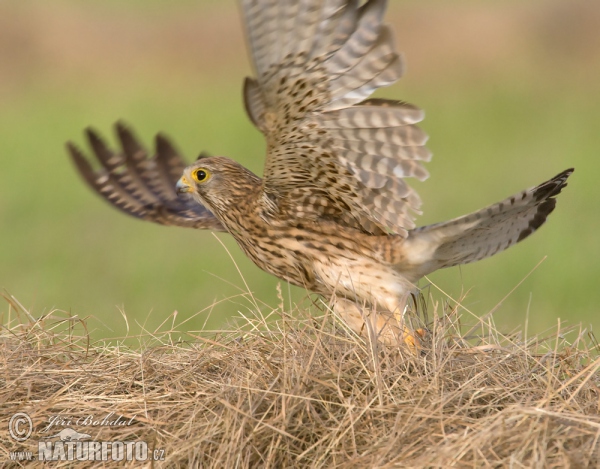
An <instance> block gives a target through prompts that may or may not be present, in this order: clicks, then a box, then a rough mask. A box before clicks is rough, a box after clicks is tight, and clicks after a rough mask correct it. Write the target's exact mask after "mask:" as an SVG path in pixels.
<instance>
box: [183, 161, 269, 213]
mask: <svg viewBox="0 0 600 469" xmlns="http://www.w3.org/2000/svg"><path fill="white" fill-rule="evenodd" d="M260 184H261V179H260V178H259V177H258V176H256V175H255V174H253V173H252V172H250V171H249V170H247V169H246V168H244V167H243V166H242V165H240V164H239V163H237V162H235V161H233V160H230V159H229V158H223V157H210V158H201V159H199V160H198V161H196V162H195V163H193V164H191V165H190V166H188V167H187V168H185V169H184V170H183V176H181V178H180V179H179V181H177V185H176V191H177V194H188V195H191V196H192V197H193V198H194V199H195V200H196V201H197V202H198V203H200V204H202V205H204V206H205V207H206V208H208V209H209V210H211V211H212V212H213V213H215V214H216V213H218V212H221V213H223V212H226V211H227V210H229V208H230V207H231V206H235V205H236V204H237V203H240V202H241V199H245V198H247V197H248V196H250V195H251V194H254V192H255V191H256V190H257V189H258V188H259V187H260Z"/></svg>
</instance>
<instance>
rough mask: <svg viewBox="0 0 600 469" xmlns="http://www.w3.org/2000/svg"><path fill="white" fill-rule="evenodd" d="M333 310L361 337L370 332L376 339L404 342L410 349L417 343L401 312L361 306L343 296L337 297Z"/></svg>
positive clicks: (413, 348)
mask: <svg viewBox="0 0 600 469" xmlns="http://www.w3.org/2000/svg"><path fill="white" fill-rule="evenodd" d="M333 310H334V312H335V313H336V314H337V315H338V316H339V317H340V318H341V319H342V320H343V321H344V322H345V323H346V324H348V326H349V327H350V329H352V330H353V331H354V332H356V333H357V334H359V335H362V336H363V337H364V336H367V335H369V334H371V333H372V334H373V336H374V337H375V338H376V340H378V341H380V342H382V343H384V344H386V345H400V344H403V343H404V344H406V345H407V346H408V347H409V348H410V349H411V350H412V351H414V350H415V349H416V346H417V345H418V341H417V340H416V338H415V337H414V335H413V334H412V333H411V332H410V331H409V330H408V328H407V327H406V326H405V325H404V320H403V318H402V314H394V313H391V312H389V311H377V310H375V309H372V308H369V307H366V306H363V307H361V306H359V305H358V304H356V302H354V301H351V300H347V299H345V298H338V299H337V300H336V302H335V304H334V305H333ZM402 310H404V308H403V309H402ZM399 319H400V321H399Z"/></svg>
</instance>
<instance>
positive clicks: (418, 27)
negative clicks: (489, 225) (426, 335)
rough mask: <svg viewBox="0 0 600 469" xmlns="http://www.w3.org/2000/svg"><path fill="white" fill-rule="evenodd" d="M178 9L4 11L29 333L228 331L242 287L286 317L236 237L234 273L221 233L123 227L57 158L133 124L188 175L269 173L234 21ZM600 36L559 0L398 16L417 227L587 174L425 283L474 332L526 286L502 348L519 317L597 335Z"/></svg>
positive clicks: (16, 284)
mask: <svg viewBox="0 0 600 469" xmlns="http://www.w3.org/2000/svg"><path fill="white" fill-rule="evenodd" d="M171 3H172V4H173V5H174V6H173V8H166V7H163V6H161V7H160V8H158V7H157V5H159V2H153V3H152V6H153V7H152V8H146V7H143V6H142V4H141V3H140V2H133V1H131V2H125V3H121V4H119V5H118V6H117V4H116V2H115V3H106V4H102V5H99V4H93V5H92V4H89V2H83V1H81V0H63V1H61V2H57V3H55V4H52V5H51V6H49V4H46V3H42V2H40V1H37V2H35V1H30V2H10V1H9V2H7V3H4V4H3V5H2V6H0V27H1V28H0V29H1V30H2V33H0V66H1V69H2V70H3V72H2V73H0V103H2V104H1V105H0V158H1V160H0V161H1V162H2V163H1V171H0V287H4V288H5V289H6V290H7V291H8V292H10V293H11V294H12V295H14V296H15V297H17V298H18V299H19V300H20V301H21V302H22V303H23V304H24V305H25V306H26V307H27V308H29V309H30V310H32V311H33V312H34V313H35V314H38V315H39V314H42V313H44V312H47V311H49V310H50V309H52V308H58V309H63V310H67V311H71V312H72V313H73V314H78V315H81V316H93V317H94V318H96V320H97V321H96V322H94V321H92V322H91V325H96V326H97V329H96V330H94V331H92V335H93V336H95V337H110V336H115V335H121V334H123V332H124V330H125V321H124V320H123V318H122V316H121V313H120V312H119V308H123V309H124V310H125V312H126V314H127V317H128V319H129V322H130V326H131V327H132V328H134V329H135V328H137V327H138V326H136V322H137V323H139V324H146V325H147V326H146V327H148V328H149V329H150V330H152V329H153V328H154V327H155V326H156V325H158V324H160V323H161V322H163V320H164V319H165V318H166V317H168V316H169V315H170V314H172V313H173V311H175V310H176V311H178V316H177V320H176V323H180V322H182V321H185V320H187V319H189V318H190V317H192V316H193V315H194V314H195V313H197V312H199V311H203V310H206V311H204V312H203V313H201V314H199V315H197V316H195V317H194V319H192V320H190V321H189V322H188V323H186V324H188V325H189V328H190V329H192V328H194V329H198V328H199V327H203V326H204V324H205V321H206V320H207V317H208V311H212V313H211V315H210V318H209V319H208V322H207V323H206V325H207V327H218V326H219V325H222V324H223V322H224V321H225V320H226V318H229V317H231V316H233V315H235V314H236V312H237V311H238V310H244V309H245V308H247V307H249V306H250V305H251V303H250V302H249V301H248V300H247V299H246V298H241V297H235V295H239V294H240V293H243V292H244V291H245V283H247V285H248V287H249V288H250V290H251V291H252V292H253V293H254V295H255V297H256V298H257V299H259V300H262V301H264V302H266V303H268V304H273V305H275V304H276V303H277V302H278V300H277V299H276V288H275V286H276V284H277V280H276V279H274V278H272V277H270V276H269V275H267V274H265V273H263V272H262V271H260V270H258V268H256V267H254V266H253V265H252V263H251V262H250V261H248V260H247V259H246V258H245V256H244V255H243V254H242V253H241V252H240V251H239V249H238V248H237V247H236V246H235V245H234V243H233V242H232V241H231V240H230V239H229V238H228V237H227V236H225V235H218V237H219V238H220V239H221V240H222V241H223V242H224V244H225V246H226V247H227V248H228V249H229V252H230V253H231V256H232V257H233V260H232V258H231V257H230V255H229V253H228V252H227V251H226V249H225V248H224V247H222V246H221V244H220V243H219V242H218V241H217V240H216V239H215V238H214V236H213V235H212V234H211V233H208V232H194V231H191V230H183V229H175V228H165V227H160V226H153V225H151V224H149V223H143V222H139V221H136V220H133V219H131V218H128V217H126V216H124V215H121V214H119V213H117V212H116V211H115V210H113V209H111V208H110V207H109V206H108V205H106V204H105V203H103V202H102V201H100V200H99V199H98V198H97V197H95V196H94V195H92V194H91V192H90V191H89V190H88V189H87V187H85V186H84V184H83V183H82V181H81V180H79V178H78V177H77V175H76V174H75V172H74V170H73V168H72V167H71V165H70V163H69V161H68V160H67V157H66V154H65V151H64V148H63V144H64V142H65V141H66V140H69V139H72V140H74V141H75V142H77V143H78V144H79V145H81V146H83V145H84V141H83V137H82V130H83V129H84V128H85V127H86V126H88V125H93V126H94V127H95V128H97V129H98V130H100V131H101V132H102V133H104V134H105V135H106V137H107V138H109V137H110V139H111V140H110V141H111V143H113V142H114V139H113V135H112V128H111V126H112V123H113V122H114V121H115V120H117V119H120V118H122V119H124V120H125V122H128V123H130V124H131V125H132V126H133V128H134V129H135V130H136V131H137V134H138V136H139V137H141V138H142V140H143V141H145V142H146V143H147V145H148V146H150V143H151V139H152V138H153V135H154V134H155V133H156V132H158V131H164V132H165V133H166V134H167V135H170V136H171V137H172V138H173V140H174V141H175V142H176V143H177V145H178V147H179V148H180V149H181V150H183V152H184V154H186V155H187V156H188V158H190V159H191V158H193V157H194V156H195V155H196V154H197V153H199V152H200V151H201V150H207V151H209V152H210V153H212V154H221V155H227V156H230V157H232V158H235V159H237V160H239V161H241V162H242V163H244V164H245V165H247V166H249V167H250V168H251V169H252V170H253V171H255V172H257V173H259V174H260V173H261V172H262V164H263V152H264V145H263V142H262V136H261V135H260V134H259V133H258V131H256V130H255V129H253V128H252V126H251V124H250V123H249V121H248V120H247V118H246V116H245V115H244V111H243V106H242V102H241V83H242V78H243V76H244V75H246V74H248V73H249V66H248V62H247V59H246V55H245V46H244V43H243V39H242V35H241V32H240V23H239V18H238V16H237V8H236V6H235V4H234V2H232V1H228V2H223V3H218V2H213V1H210V2H203V1H198V2H192V1H188V0H186V1H180V2H171ZM175 5H176V7H175ZM578 9H580V10H578ZM565 12H567V13H568V15H566V14H565ZM569 15H570V16H569ZM599 18H600V8H598V7H597V6H596V7H595V6H593V5H591V4H589V3H588V4H586V3H584V2H570V1H567V0H564V1H558V0H557V1H547V2H539V1H533V2H530V3H528V4H527V5H523V4H520V3H516V2H506V3H504V4H502V5H498V4H497V3H491V2H485V3H478V4H476V3H473V2H468V1H460V2H453V4H452V6H451V7H450V6H448V5H447V4H440V2H435V1H425V2H423V1H421V2H417V1H416V0H411V1H402V2H396V3H394V5H393V8H392V11H390V14H389V15H388V21H389V22H390V23H391V24H392V25H393V27H394V29H395V31H396V36H397V41H398V46H399V49H400V50H403V51H404V52H405V53H406V55H407V60H408V74H407V76H406V78H405V79H403V80H402V81H401V82H400V83H399V84H397V85H395V86H394V87H392V88H390V89H387V90H385V92H384V93H382V94H383V95H385V96H388V97H393V98H397V99H405V100H407V101H409V102H413V103H415V104H417V105H419V106H421V107H423V108H424V109H425V110H426V111H427V119H426V120H425V122H424V124H423V127H424V128H425V129H426V130H427V132H428V133H429V134H430V135H431V136H432V139H431V143H430V147H431V148H432V150H433V151H434V154H435V157H434V160H433V161H432V163H431V164H430V165H429V166H428V169H429V170H430V172H431V178H430V179H429V180H428V181H426V182H425V183H424V184H419V185H418V190H419V192H420V194H421V196H422V199H423V201H424V206H423V209H424V216H423V217H422V218H421V219H420V223H421V224H426V223H431V222H435V221H441V220H444V219H449V218H452V217H455V216H459V215H462V214H465V213H468V212H470V211H473V210H476V209H479V208H481V207H483V206H484V205H486V204H489V203H493V202H496V201H498V200H500V199H502V198H504V197H506V196H508V195H510V194H512V193H515V192H517V191H520V190H521V189H524V188H525V187H529V186H533V185H535V184H538V183H540V182H542V181H544V180H546V179H548V178H550V177H551V176H553V175H555V174H556V173H558V172H559V171H562V170H563V169H565V168H567V167H570V166H575V168H576V172H575V174H574V176H573V178H572V181H571V182H570V184H569V187H568V188H567V189H566V190H565V192H564V193H563V194H562V195H561V196H560V197H559V203H558V206H557V210H556V212H555V213H554V214H553V215H552V216H551V217H550V220H549V222H548V224H547V225H546V226H544V227H543V229H541V231H540V232H539V233H536V234H535V235H534V236H533V237H532V238H530V239H529V240H527V241H525V242H523V243H522V244H520V245H518V246H517V247H514V248H511V249H510V250H509V251H508V252H506V253H503V254H501V255H499V256H497V257H495V258H493V259H490V260H486V261H483V262H481V263H478V264H475V265H469V266H465V267H462V268H461V269H451V270H448V271H443V272H438V273H436V274H434V275H433V276H432V277H431V280H433V281H434V282H435V284H436V285H438V286H439V287H440V288H442V289H443V290H444V291H445V292H446V293H448V294H449V295H450V296H452V297H454V298H457V297H459V296H461V292H462V291H465V290H470V293H469V295H468V296H467V300H466V302H464V305H465V306H466V307H468V308H469V309H470V310H471V311H474V312H476V313H478V314H484V313H486V312H488V311H490V310H491V309H492V308H493V307H495V306H496V305H497V304H498V303H499V302H500V301H501V300H502V299H503V298H504V297H505V296H506V295H507V294H508V293H509V292H510V291H511V290H512V289H513V288H514V287H516V286H517V285H518V284H519V283H520V282H521V281H522V280H523V279H525V280H524V281H523V282H522V284H521V285H520V286H519V287H518V288H517V289H516V290H515V291H514V292H513V293H511V294H510V295H509V296H508V298H507V299H506V301H505V302H504V303H503V304H502V306H501V307H500V308H499V310H498V312H497V313H496V315H495V318H496V324H497V325H498V327H500V328H504V329H505V330H510V329H512V328H514V327H516V326H517V325H522V324H523V323H524V321H525V318H526V316H528V325H529V328H530V330H531V332H540V331H542V330H544V329H545V328H547V327H550V326H552V325H555V324H556V321H557V318H559V317H560V318H561V319H563V320H564V319H567V320H569V321H570V322H572V323H578V322H583V323H584V326H587V325H588V324H593V325H594V326H596V327H597V326H600V320H599V319H598V310H599V306H598V305H599V304H600V290H599V289H598V288H597V282H598V280H599V279H600V275H599V274H600V267H599V266H598V259H599V257H600V256H599V255H600V249H599V247H598V246H599V243H598V241H597V236H598V235H597V229H598V228H599V226H598V221H597V220H598V215H597V213H598V207H599V201H600V189H599V188H598V184H597V182H596V180H597V178H598V175H599V174H600V162H599V160H598V157H597V152H598V135H599V132H598V127H599V125H600V93H598V83H599V82H600V79H599V78H600V73H598V71H599V69H600V59H599V50H600V39H599V38H600V33H598V31H600V28H598V27H596V26H598V25H600V22H599V21H597V20H598V19H599ZM590 21H591V26H590V25H589V23H590ZM590 31H591V32H590ZM545 256H548V257H547V259H546V260H545V261H544V262H542V263H541V265H540V266H539V267H538V268H537V269H536V270H535V271H534V272H533V273H531V275H529V276H528V277H527V274H528V273H529V272H530V271H531V270H532V269H534V267H535V266H536V265H537V264H538V263H539V262H540V261H541V260H542V259H544V258H545ZM234 261H235V263H237V265H238V267H239V270H240V271H241V273H242V274H243V276H244V279H245V283H244V280H242V278H241V277H240V275H239V274H238V272H237V270H236V267H235V264H234ZM525 277H527V278H525ZM431 292H432V294H433V296H434V297H435V298H438V299H440V300H441V301H446V299H447V298H446V297H445V296H444V295H443V294H442V293H441V292H439V291H438V290H437V289H436V288H435V287H432V288H431ZM284 294H285V295H286V298H287V296H289V295H291V300H292V301H297V300H299V299H301V298H302V297H303V296H304V295H305V292H303V291H300V290H299V289H296V288H290V289H288V288H287V287H285V286H284ZM230 297H233V298H232V299H230V300H227V301H225V302H221V303H220V304H218V305H216V306H215V307H214V308H212V305H213V303H214V302H215V301H216V302H219V301H221V300H223V299H225V298H230ZM2 311H4V308H0V312H2Z"/></svg>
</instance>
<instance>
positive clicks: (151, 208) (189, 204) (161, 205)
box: [67, 123, 225, 231]
mask: <svg viewBox="0 0 600 469" xmlns="http://www.w3.org/2000/svg"><path fill="white" fill-rule="evenodd" d="M115 127H116V132H117V136H118V138H119V141H120V143H121V149H122V150H121V152H114V151H112V150H110V149H109V148H108V147H107V146H106V145H105V143H104V142H103V141H102V139H101V138H100V137H99V136H98V134H97V133H96V132H94V131H93V130H91V129H88V130H87V132H86V133H87V137H88V141H89V143H90V146H91V148H92V151H93V155H94V156H93V157H92V160H93V159H95V160H97V162H98V163H100V168H99V169H97V170H94V169H93V168H92V164H91V163H90V161H89V160H88V159H87V158H86V157H85V156H84V155H83V153H82V152H81V151H80V150H79V149H78V148H77V147H76V146H75V145H74V144H73V143H71V142H68V143H67V149H68V151H69V153H70V154H71V157H72V159H73V162H74V163H75V167H76V168H77V170H78V171H79V174H81V176H82V177H83V178H84V179H85V181H86V182H87V183H88V184H89V186H90V187H91V188H92V189H93V190H94V191H95V192H97V193H98V194H99V195H100V196H102V197H103V198H104V199H105V200H107V201H108V202H109V203H111V204H112V205H114V206H115V207H117V208H118V209H119V210H121V211H123V212H125V213H127V214H129V215H132V216H134V217H136V218H141V219H142V220H148V221H152V222H154V223H159V224H161V225H174V226H183V227H189V228H198V229H208V230H214V231H225V229H224V228H223V226H222V225H221V223H220V222H219V220H217V219H216V218H215V216H214V215H213V214H212V213H211V212H210V211H208V210H207V209H206V208H205V207H203V206H202V205H200V204H198V202H196V201H194V200H192V199H189V198H184V197H183V196H178V195H177V194H176V192H175V184H176V183H177V180H178V179H179V178H180V177H181V175H182V173H183V169H184V168H185V167H186V163H185V161H184V160H183V158H182V157H181V156H180V155H179V153H178V152H177V150H175V148H174V147H173V146H172V145H171V143H170V142H169V140H167V138H166V137H164V136H163V135H160V134H159V135H157V136H156V154H155V155H154V156H152V157H149V156H148V153H147V152H146V150H145V149H144V148H143V147H142V146H141V144H140V143H139V142H138V140H137V139H136V138H135V136H134V135H133V133H132V132H131V131H130V130H129V129H128V128H127V127H125V126H124V125H123V124H122V123H118V124H116V126H115ZM94 157H95V158H94Z"/></svg>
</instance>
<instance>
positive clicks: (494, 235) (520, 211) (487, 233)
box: [407, 168, 573, 275]
mask: <svg viewBox="0 0 600 469" xmlns="http://www.w3.org/2000/svg"><path fill="white" fill-rule="evenodd" d="M572 172H573V168H571V169H567V170H566V171H563V172H562V173H560V174H558V175H557V176H555V177H553V178H552V179H550V180H549V181H546V182H544V183H542V184H540V185H539V186H536V187H534V188H532V189H527V190H524V191H523V192H520V193H519V194H516V195H514V196H512V197H509V198H508V199H506V200H503V201H502V202H500V203H497V204H495V205H491V206H489V207H487V208H484V209H482V210H479V211H477V212H475V213H471V214H469V215H465V216H463V217H460V218H455V219H454V220H450V221H447V222H444V223H437V224H435V225H429V226H424V227H422V228H417V229H415V230H413V231H411V232H410V234H409V237H408V239H407V242H408V243H409V250H412V251H413V252H414V253H415V254H414V256H415V259H413V263H414V264H420V265H421V266H422V268H421V269H419V270H422V272H421V274H422V275H426V274H427V273H430V272H433V271H434V270H437V269H441V268H444V267H452V266H455V265H459V264H468V263H470V262H475V261H478V260H481V259H485V258H486V257H490V256H493V255H494V254H496V253H498V252H501V251H504V250H505V249H507V248H508V247H510V246H512V245H513V244H516V243H518V242H519V241H521V240H523V239H525V238H527V237H528V236H529V235H530V234H532V233H533V232H534V231H535V230H537V229H538V228H539V227H540V226H542V225H543V224H544V222H545V221H546V219H547V218H548V215H550V213H552V211H553V210H554V207H555V206H556V199H555V198H554V197H556V196H557V195H558V194H560V192H561V191H562V189H563V188H564V187H566V185H567V179H568V177H569V176H570V175H571V173H572ZM411 245H412V246H411ZM410 248H412V249H410Z"/></svg>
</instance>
